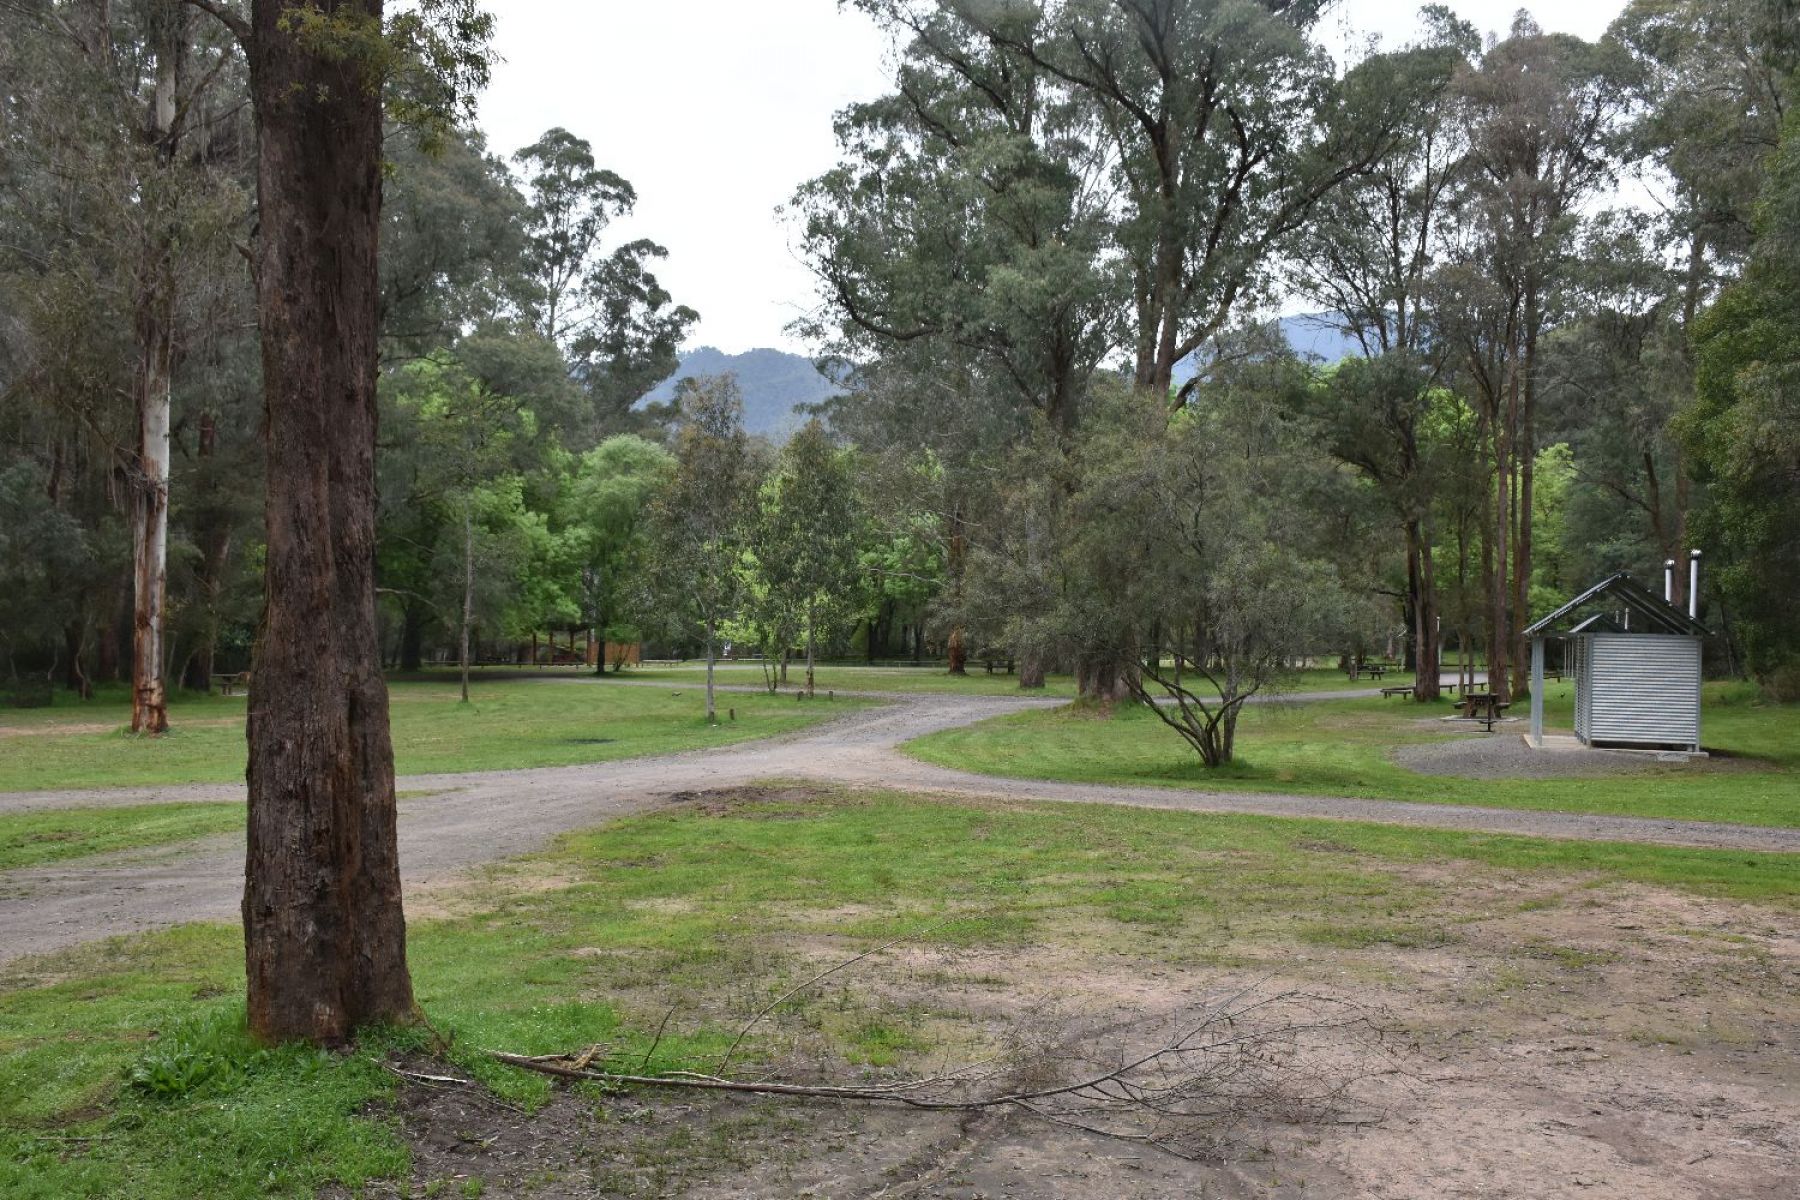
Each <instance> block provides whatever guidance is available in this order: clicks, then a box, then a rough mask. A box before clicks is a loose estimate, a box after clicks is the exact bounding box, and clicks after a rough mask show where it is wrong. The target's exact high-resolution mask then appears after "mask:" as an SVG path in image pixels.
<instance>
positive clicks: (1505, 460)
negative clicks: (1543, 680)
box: [1482, 409, 1512, 701]
mask: <svg viewBox="0 0 1800 1200" xmlns="http://www.w3.org/2000/svg"><path fill="white" fill-rule="evenodd" d="M1506 415H1507V414H1506V411H1505V410H1504V409H1502V410H1501V411H1500V412H1498V413H1496V414H1495V417H1496V419H1495V421H1494V427H1495V429H1494V496H1493V513H1492V516H1491V519H1490V521H1489V530H1490V533H1489V536H1488V543H1487V546H1486V548H1485V549H1484V552H1483V556H1482V559H1483V565H1484V566H1485V567H1486V568H1487V576H1488V664H1487V678H1488V690H1489V691H1491V692H1493V693H1494V694H1495V695H1497V696H1498V697H1499V698H1500V700H1501V701H1505V700H1506V699H1507V695H1506V685H1507V681H1508V679H1509V676H1508V673H1507V667H1506V653H1507V647H1508V646H1510V645H1511V644H1512V639H1511V636H1510V633H1509V631H1508V628H1507V619H1506V613H1507V587H1506V569H1507V566H1508V561H1509V555H1508V546H1509V542H1510V538H1509V536H1508V534H1509V531H1510V529H1511V526H1512V483H1511V471H1510V467H1511V462H1512V458H1511V455H1512V448H1511V439H1510V438H1508V436H1507V431H1506Z"/></svg>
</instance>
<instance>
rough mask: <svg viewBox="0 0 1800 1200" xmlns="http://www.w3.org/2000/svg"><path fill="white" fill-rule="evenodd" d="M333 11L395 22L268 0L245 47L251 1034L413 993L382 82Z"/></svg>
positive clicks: (359, 9) (361, 1012) (372, 1013)
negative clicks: (381, 584)
mask: <svg viewBox="0 0 1800 1200" xmlns="http://www.w3.org/2000/svg"><path fill="white" fill-rule="evenodd" d="M321 10H322V11H323V13H324V15H325V16H326V18H327V23H326V30H328V31H329V30H331V29H332V26H333V23H335V22H343V23H344V24H346V25H350V26H358V25H363V24H364V23H367V25H369V26H375V25H377V24H378V23H379V21H380V20H381V0H313V2H312V3H300V0H256V2H255V4H254V5H253V8H252V15H251V23H252V28H251V36H250V39H249V47H248V52H249V60H250V82H251V97H252V100H253V103H254V105H255V109H256V118H257V134H258V149H259V152H260V153H259V158H258V164H257V196H258V212H259V228H260V245H259V247H258V254H257V270H256V290H257V299H258V308H259V323H260V326H261V332H262V366H263V373H262V375H263V400H264V409H265V413H264V425H263V428H264V441H265V446H266V449H267V457H268V492H267V497H266V500H265V504H264V509H265V515H266V518H267V568H266V575H265V588H266V593H265V601H264V608H263V617H262V625H261V628H260V630H259V631H258V634H257V640H256V659H255V663H256V666H255V675H256V684H255V687H254V688H253V689H252V691H251V694H250V710H249V711H250V715H249V725H248V739H249V743H250V767H249V785H250V786H249V797H250V803H249V853H248V856H247V860H246V864H245V867H246V869H245V886H244V948H245V969H246V976H247V978H246V983H247V988H248V1008H249V1024H250V1030H251V1033H252V1034H253V1035H254V1036H255V1037H257V1038H258V1039H259V1040H261V1041H264V1042H281V1041H286V1040H289V1039H303V1040H307V1041H311V1042H316V1043H323V1044H327V1045H331V1044H341V1043H343V1042H346V1041H347V1040H349V1039H350V1038H351V1036H352V1035H353V1033H354V1031H355V1030H356V1029H357V1027H358V1026H361V1025H363V1024H366V1023H368V1022H373V1021H409V1020H412V1019H413V1018H414V1016H415V1008H414V1003H413V992H412V980H411V976H410V975H409V973H408V971H407V966H406V921H405V917H404V915H403V913H402V911H401V904H400V861H399V852H398V845H397V839H396V836H395V821H394V752H393V746H392V743H391V742H390V741H389V735H388V695H387V686H386V684H385V682H384V681H383V679H382V676H381V647H380V643H379V639H378V633H377V626H376V620H375V424H376V408H375V375H376V341H375V338H376V297H377V276H376V241H377V236H378V232H379V230H380V223H381V165H382V154H381V138H382V112H381V90H380V82H379V80H376V79H373V78H370V76H369V71H370V70H371V69H372V68H371V67H370V66H369V63H368V56H367V55H363V54H356V53H341V52H339V53H333V52H332V51H331V48H330V47H328V46H326V47H321V46H318V45H316V44H312V43H310V42H309V38H314V37H318V36H321V35H320V34H319V33H317V32H312V33H308V32H304V31H306V30H310V29H311V28H312V23H311V22H309V21H307V20H306V19H305V17H306V15H307V14H311V13H315V12H318V11H321ZM297 18H298V19H297ZM324 36H328V37H329V36H332V35H331V34H329V33H327V34H325V35H324Z"/></svg>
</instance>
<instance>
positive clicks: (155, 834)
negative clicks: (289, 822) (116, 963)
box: [0, 804, 244, 871]
mask: <svg viewBox="0 0 1800 1200" xmlns="http://www.w3.org/2000/svg"><path fill="white" fill-rule="evenodd" d="M243 827H244V809H243V806H242V805H237V804H137V805H130V806H126V807H120V808H61V809H52V810H48V811H44V812H23V813H0V871H5V870H11V869H12V868H15V867H36V866H42V865H44V864H46V863H53V862H61V861H63V860H65V859H71V858H81V857H84V856H86V855H89V854H104V853H107V852H108V851H114V850H136V849H141V848H147V847H151V846H164V845H170V844H173V843H176V842H185V841H189V840H191V839H193V838H199V837H206V836H208V835H209V834H215V833H229V832H231V831H233V830H238V829H242V828H243Z"/></svg>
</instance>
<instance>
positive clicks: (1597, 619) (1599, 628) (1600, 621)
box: [1568, 612, 1625, 633]
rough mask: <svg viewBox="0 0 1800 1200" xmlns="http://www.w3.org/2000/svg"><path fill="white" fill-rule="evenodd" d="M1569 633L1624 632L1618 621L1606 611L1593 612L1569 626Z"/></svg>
mask: <svg viewBox="0 0 1800 1200" xmlns="http://www.w3.org/2000/svg"><path fill="white" fill-rule="evenodd" d="M1568 632H1570V633H1624V632H1625V630H1624V629H1623V628H1621V627H1620V625H1619V623H1618V622H1617V621H1615V620H1613V619H1612V616H1611V615H1610V614H1608V613H1603V612H1599V613H1595V614H1594V615H1593V616H1591V617H1589V618H1588V619H1587V620H1585V621H1583V622H1582V623H1581V624H1579V625H1576V626H1573V627H1571V628H1570V629H1569V630H1568Z"/></svg>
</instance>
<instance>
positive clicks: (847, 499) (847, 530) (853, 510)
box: [757, 419, 864, 696]
mask: <svg viewBox="0 0 1800 1200" xmlns="http://www.w3.org/2000/svg"><path fill="white" fill-rule="evenodd" d="M760 509H761V511H760V512H759V514H758V520H759V523H760V524H761V526H762V529H763V533H762V535H761V536H760V537H759V538H758V539H757V545H758V549H759V552H760V553H759V563H758V573H759V574H760V575H761V577H762V579H763V580H764V581H765V582H766V584H767V585H768V588H769V590H770V592H772V593H773V594H775V595H776V596H779V597H782V598H783V600H784V601H785V605H786V607H788V608H789V609H790V610H791V611H792V612H793V613H794V614H795V616H796V618H797V619H798V624H799V631H798V632H799V633H800V635H801V637H802V639H803V640H804V642H805V645H806V694H807V695H808V696H810V695H812V694H813V664H814V660H815V659H816V657H817V650H818V642H819V635H820V633H821V632H822V631H823V632H830V631H832V630H834V629H835V628H837V627H838V626H840V625H842V624H843V623H844V622H845V621H846V620H848V619H849V618H851V617H853V616H855V615H856V612H857V601H858V599H859V598H860V597H859V595H858V593H859V591H860V588H859V585H860V583H861V582H862V572H861V569H860V563H859V562H858V557H857V551H858V548H859V545H860V542H861V540H862V535H863V533H864V525H863V520H862V514H861V504H860V503H859V501H858V497H857V494H856V466H855V458H854V455H853V453H852V452H851V451H849V450H847V449H843V448H841V447H838V446H836V445H834V444H833V443H832V441H831V437H830V435H829V434H827V433H826V432H825V427H824V425H822V424H821V423H820V422H819V421H818V420H816V419H815V420H811V421H808V422H807V423H806V424H805V425H803V426H801V428H800V430H799V431H798V432H797V433H795V434H794V436H793V437H792V438H790V439H789V440H788V443H787V445H785V446H783V447H782V449H781V454H780V456H779V457H778V458H777V460H776V463H775V469H774V470H773V472H771V473H770V476H769V478H768V480H767V482H765V483H764V484H763V487H762V493H761V505H760Z"/></svg>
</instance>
